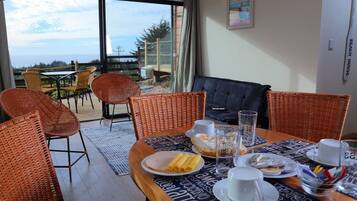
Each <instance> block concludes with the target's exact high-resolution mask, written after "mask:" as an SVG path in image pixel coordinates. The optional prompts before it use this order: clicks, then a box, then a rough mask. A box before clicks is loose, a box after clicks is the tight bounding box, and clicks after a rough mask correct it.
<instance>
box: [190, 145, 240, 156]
mask: <svg viewBox="0 0 357 201" xmlns="http://www.w3.org/2000/svg"><path fill="white" fill-rule="evenodd" d="M192 151H193V152H195V153H196V154H201V156H203V157H206V158H216V157H215V156H209V155H204V154H202V153H200V152H199V151H198V150H197V149H196V147H195V145H192ZM232 157H233V156H225V157H222V158H232Z"/></svg>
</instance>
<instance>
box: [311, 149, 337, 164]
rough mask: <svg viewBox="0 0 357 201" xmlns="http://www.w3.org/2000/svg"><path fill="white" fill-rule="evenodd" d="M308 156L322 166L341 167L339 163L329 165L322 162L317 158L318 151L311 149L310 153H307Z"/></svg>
mask: <svg viewBox="0 0 357 201" xmlns="http://www.w3.org/2000/svg"><path fill="white" fill-rule="evenodd" d="M306 156H307V157H308V158H309V159H310V160H312V161H314V162H317V163H320V164H322V165H328V166H335V167H336V166H339V164H338V163H329V162H324V161H321V160H319V159H318V158H317V151H315V149H311V150H309V151H307V152H306Z"/></svg>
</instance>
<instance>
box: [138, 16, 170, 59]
mask: <svg viewBox="0 0 357 201" xmlns="http://www.w3.org/2000/svg"><path fill="white" fill-rule="evenodd" d="M170 32H171V27H170V23H169V22H168V21H167V20H163V19H162V20H161V21H160V23H159V24H153V25H151V27H149V28H147V29H145V30H144V33H143V34H142V35H141V36H139V37H137V38H136V43H135V44H136V46H137V47H139V48H140V49H144V45H145V41H147V42H149V43H153V42H156V39H157V38H164V37H165V36H166V35H167V34H169V33H170ZM147 48H148V49H149V50H151V49H153V48H154V45H152V44H148V45H147ZM131 53H132V54H137V50H135V51H132V52H131Z"/></svg>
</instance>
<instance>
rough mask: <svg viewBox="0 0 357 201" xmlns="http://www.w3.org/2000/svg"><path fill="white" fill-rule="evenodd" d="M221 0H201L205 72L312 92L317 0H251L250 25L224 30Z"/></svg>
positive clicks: (317, 36) (316, 48)
mask: <svg viewBox="0 0 357 201" xmlns="http://www.w3.org/2000/svg"><path fill="white" fill-rule="evenodd" d="M226 3H227V1H226V0H200V6H201V9H200V15H201V24H202V51H203V68H204V69H203V71H204V75H207V76H214V77H222V78H230V79H235V80H246V81H252V82H258V83H262V84H270V85H272V88H273V90H289V91H307V92H315V90H316V76H317V75H316V74H317V66H318V58H319V42H320V17H321V0H255V27H254V28H250V29H239V30H228V29H227V28H226V20H227V10H226V6H227V5H226Z"/></svg>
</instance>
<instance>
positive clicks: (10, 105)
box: [0, 88, 90, 181]
mask: <svg viewBox="0 0 357 201" xmlns="http://www.w3.org/2000/svg"><path fill="white" fill-rule="evenodd" d="M0 105H1V107H2V109H3V110H4V111H5V112H6V113H7V114H8V115H9V116H10V117H11V118H14V117H18V116H21V115H24V114H27V113H29V112H32V111H35V110H38V111H39V114H40V117H41V122H42V125H43V130H44V132H45V134H46V137H47V139H48V146H50V141H51V140H55V139H66V140H67V150H56V149H52V150H51V151H54V152H66V153H67V155H68V165H67V166H65V165H57V166H55V167H57V168H68V169H69V179H70V181H72V171H71V167H72V166H73V165H74V164H75V163H76V162H77V161H78V160H79V159H80V158H82V157H83V156H84V155H85V156H86V157H87V160H88V162H90V161H89V157H88V154H87V149H86V146H85V143H84V140H83V137H82V133H81V130H80V124H79V121H78V119H77V117H76V116H75V115H74V113H73V112H71V111H70V110H69V109H68V108H67V107H66V106H65V105H63V104H62V103H60V102H58V101H55V100H54V99H52V98H50V97H48V96H46V95H44V94H43V93H41V92H37V91H32V90H27V89H15V88H13V89H7V90H4V91H2V92H1V93H0ZM76 133H79V136H80V138H81V141H82V145H83V149H84V150H83V151H72V150H71V148H70V143H69V138H70V136H72V135H74V134H76ZM70 153H81V155H80V156H79V157H78V158H77V159H76V160H75V161H74V162H73V163H72V162H71V154H70Z"/></svg>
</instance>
